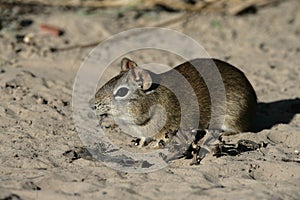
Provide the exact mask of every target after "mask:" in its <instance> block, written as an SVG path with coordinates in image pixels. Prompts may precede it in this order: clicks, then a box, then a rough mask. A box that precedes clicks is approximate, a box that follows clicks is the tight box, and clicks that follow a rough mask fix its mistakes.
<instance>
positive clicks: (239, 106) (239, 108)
mask: <svg viewBox="0 0 300 200" xmlns="http://www.w3.org/2000/svg"><path fill="white" fill-rule="evenodd" d="M215 66H216V67H217V70H218V71H219V73H220V75H221V79H222V80H220V81H223V84H224V88H225V93H226V108H221V109H219V111H218V112H220V111H222V110H223V111H224V112H220V113H214V116H216V114H217V115H218V114H219V115H220V116H217V117H214V118H218V119H214V120H212V121H211V114H212V112H211V110H212V107H211V106H212V105H211V98H210V91H209V90H208V87H207V85H206V83H205V81H204V80H206V81H207V80H208V81H210V79H215V78H216V79H218V76H219V74H215V73H218V72H216V68H215ZM174 69H175V70H176V71H177V72H179V73H180V74H182V75H183V76H184V78H185V79H186V80H187V81H188V82H189V83H190V85H191V86H192V88H193V89H194V93H195V95H196V96H197V99H198V105H199V111H200V122H199V128H201V129H206V128H208V127H213V128H216V129H221V130H223V131H231V132H244V131H248V130H249V129H250V128H251V123H252V120H253V117H254V115H255V109H256V104H257V102H256V94H255V91H254V89H253V87H252V86H251V84H250V82H249V81H248V79H247V78H246V76H245V75H244V73H243V72H242V71H240V70H239V69H237V68H236V67H234V66H232V65H230V64H228V63H226V62H224V61H221V60H217V59H205V58H204V59H195V60H191V61H188V62H185V63H183V64H181V65H179V66H177V67H175V68H174ZM199 72H201V74H200V73H199ZM202 72H205V73H202ZM172 73H174V72H172V70H171V71H169V72H166V73H164V74H161V76H162V80H163V81H166V82H171V81H172V80H170V79H172V77H173V76H172ZM202 76H205V77H202ZM206 76H208V77H206ZM173 82H174V80H173ZM176 84H178V83H176ZM179 85H180V83H179ZM217 87H218V86H217ZM178 88H180V86H179V87H178ZM209 88H210V89H212V90H214V91H215V90H218V89H219V88H213V87H209ZM179 90H180V89H179ZM181 90H183V91H182V94H183V95H182V96H181V98H184V101H185V102H186V103H187V104H189V103H190V102H189V101H191V99H190V98H189V94H184V93H185V92H186V89H185V88H181ZM214 91H211V92H212V93H214ZM220 95H222V94H220ZM220 98H221V97H220ZM213 106H219V105H213ZM217 110H218V109H217ZM223 114H225V116H224V118H223V117H222V116H221V115H223ZM192 116H193V115H192V114H191V115H187V116H186V115H184V116H182V118H189V117H192ZM222 119H225V121H220V122H218V121H217V120H222ZM186 121H189V119H186ZM213 121H214V122H213ZM210 122H213V123H216V124H217V125H216V126H214V124H210Z"/></svg>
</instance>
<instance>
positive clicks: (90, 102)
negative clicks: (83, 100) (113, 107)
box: [89, 98, 97, 110]
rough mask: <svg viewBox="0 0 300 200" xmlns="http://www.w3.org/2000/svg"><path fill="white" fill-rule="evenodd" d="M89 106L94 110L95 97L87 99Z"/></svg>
mask: <svg viewBox="0 0 300 200" xmlns="http://www.w3.org/2000/svg"><path fill="white" fill-rule="evenodd" d="M89 107H90V108H91V109H92V110H96V108H97V107H96V105H95V98H92V99H91V100H90V101H89Z"/></svg>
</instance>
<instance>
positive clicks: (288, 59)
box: [0, 0, 300, 200]
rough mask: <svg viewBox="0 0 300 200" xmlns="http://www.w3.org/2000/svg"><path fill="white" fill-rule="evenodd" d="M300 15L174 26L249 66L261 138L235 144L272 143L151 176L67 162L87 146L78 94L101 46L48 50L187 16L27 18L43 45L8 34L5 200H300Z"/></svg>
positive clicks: (1, 138) (1, 123)
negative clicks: (78, 121)
mask: <svg viewBox="0 0 300 200" xmlns="http://www.w3.org/2000/svg"><path fill="white" fill-rule="evenodd" d="M299 11H300V3H299V1H297V0H295V1H285V2H284V3H281V4H279V5H276V6H270V7H266V8H263V9H260V10H259V11H258V13H256V14H253V15H245V16H241V17H230V16H220V15H208V16H204V15H199V16H195V17H193V18H191V19H189V20H188V21H184V20H183V21H182V22H179V23H177V24H174V25H172V26H171V28H173V29H175V30H178V31H181V32H184V33H185V34H187V35H189V36H191V37H193V38H194V39H195V40H197V41H198V42H199V43H200V44H202V45H203V46H204V47H205V49H206V50H207V52H208V53H209V54H210V55H211V56H213V57H216V58H219V59H223V60H227V61H228V62H230V63H232V64H233V65H235V66H237V67H239V68H240V69H241V70H242V71H244V72H245V74H246V76H247V77H248V78H249V80H250V82H251V83H252V84H253V86H254V88H255V90H256V92H257V96H258V99H259V102H260V105H259V113H258V116H257V122H256V129H257V131H256V132H255V133H254V132H253V133H252V132H251V133H243V134H240V135H237V136H231V137H229V138H227V140H228V141H237V140H239V139H250V140H252V141H255V142H260V141H264V142H266V143H268V145H267V147H266V148H262V149H261V151H250V152H245V153H242V154H241V155H238V156H223V157H220V158H215V157H213V156H212V155H209V156H208V157H206V158H205V159H204V160H203V161H202V163H201V165H198V166H189V163H190V160H184V159H181V160H177V161H175V162H173V163H172V164H171V165H169V166H168V167H166V168H164V169H162V170H159V171H155V172H152V173H147V174H143V173H142V174H140V173H139V174H131V173H124V172H119V171H115V170H113V169H111V168H108V167H106V166H105V165H104V164H103V163H101V162H97V161H91V160H85V159H82V158H80V159H76V160H74V161H73V162H70V159H69V158H68V157H66V156H63V153H64V152H66V151H68V150H71V149H74V148H75V147H80V146H83V144H82V142H81V141H80V138H79V136H78V134H77V133H76V129H75V124H74V122H73V121H72V107H71V101H72V87H73V82H74V78H75V75H76V72H77V69H78V68H79V66H80V63H81V61H82V60H83V59H84V58H85V57H86V56H87V55H88V53H89V51H91V50H92V48H85V49H74V50H69V51H64V52H57V53H51V52H47V49H49V47H53V46H54V47H58V46H61V47H62V46H67V45H66V44H64V43H66V42H68V43H69V45H73V44H87V43H90V42H94V41H98V40H101V39H104V38H106V37H107V36H109V35H112V34H115V33H118V32H120V31H122V30H126V29H128V28H130V27H136V26H147V25H153V24H155V23H156V22H157V21H159V20H161V21H162V20H165V19H167V18H172V17H174V16H177V15H178V14H166V13H162V14H159V15H155V16H154V17H153V16H152V15H151V13H150V14H149V15H150V17H149V16H144V17H142V18H139V19H137V20H136V21H134V19H133V15H134V14H133V13H132V12H130V13H128V14H126V15H125V17H123V18H119V19H117V17H116V16H117V13H115V12H112V13H109V11H105V12H104V11H103V12H96V13H94V14H92V15H82V14H80V13H79V12H76V11H61V10H55V9H53V10H51V9H50V10H48V13H49V14H39V15H33V14H26V15H25V16H24V18H30V19H33V20H34V23H33V25H32V26H30V27H28V28H24V29H22V30H20V32H16V33H18V34H27V33H35V35H34V41H35V42H36V46H33V45H26V44H23V43H16V41H15V39H14V37H13V34H14V32H11V30H8V29H5V30H4V29H3V30H2V32H0V35H1V36H0V41H1V42H0V52H1V54H0V56H1V57H0V62H1V63H0V94H1V101H0V110H1V112H0V152H1V154H0V163H1V164H0V199H123V200H125V199H300V190H299V189H300V163H299V159H300V156H299V154H296V153H295V152H296V151H297V150H298V151H299V150H300V126H299V125H300V114H299V113H300V100H299V97H300V84H299V77H300V75H299V73H300V60H299V56H300V43H299V41H300V40H299V38H300V12H299ZM39 23H48V24H54V25H57V26H60V27H63V28H64V29H65V31H66V33H65V35H63V36H62V37H53V36H49V35H46V34H42V33H40V32H39V29H38V25H39ZM18 51H20V52H18ZM16 52H18V53H16ZM133 58H135V59H136V60H137V62H143V61H156V62H167V63H168V64H170V65H176V64H179V62H178V61H177V60H176V59H175V60H174V59H173V57H172V56H169V57H168V56H167V57H165V56H161V57H160V56H159V55H156V54H155V53H153V54H152V53H151V52H150V53H149V54H147V56H144V57H139V54H138V52H137V53H136V54H135V55H134V56H133ZM99 67H100V66H99ZM297 98H298V99H297Z"/></svg>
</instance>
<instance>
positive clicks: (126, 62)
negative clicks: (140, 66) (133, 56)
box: [121, 57, 137, 72]
mask: <svg viewBox="0 0 300 200" xmlns="http://www.w3.org/2000/svg"><path fill="white" fill-rule="evenodd" d="M135 67H137V64H136V63H135V62H134V61H132V60H130V59H129V58H126V57H125V58H123V59H122V61H121V70H122V71H123V72H127V71H128V70H130V69H133V68H135Z"/></svg>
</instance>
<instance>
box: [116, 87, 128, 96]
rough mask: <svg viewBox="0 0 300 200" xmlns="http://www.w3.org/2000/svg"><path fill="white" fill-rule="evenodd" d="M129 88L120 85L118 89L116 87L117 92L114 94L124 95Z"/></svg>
mask: <svg viewBox="0 0 300 200" xmlns="http://www.w3.org/2000/svg"><path fill="white" fill-rule="evenodd" d="M128 91H129V89H128V88H126V87H121V88H120V89H118V91H117V93H116V95H115V96H119V97H125V96H126V95H127V93H128Z"/></svg>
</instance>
